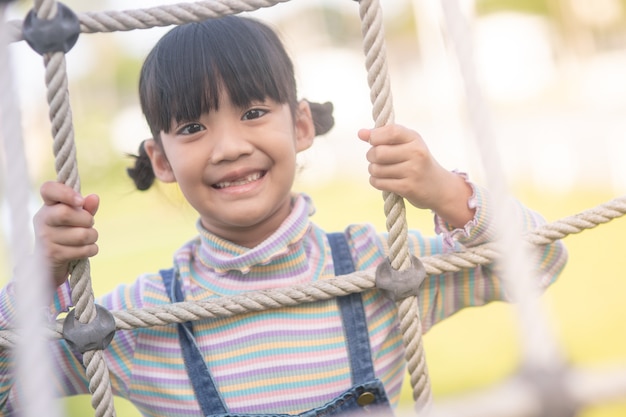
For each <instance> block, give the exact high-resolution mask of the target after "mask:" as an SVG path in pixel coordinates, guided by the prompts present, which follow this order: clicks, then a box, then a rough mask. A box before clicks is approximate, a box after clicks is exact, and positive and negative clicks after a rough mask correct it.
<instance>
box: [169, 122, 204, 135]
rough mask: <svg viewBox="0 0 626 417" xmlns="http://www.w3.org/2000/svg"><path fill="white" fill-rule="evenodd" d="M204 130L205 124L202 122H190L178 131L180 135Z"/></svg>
mask: <svg viewBox="0 0 626 417" xmlns="http://www.w3.org/2000/svg"><path fill="white" fill-rule="evenodd" d="M202 130H204V126H202V125H201V124H200V123H189V124H186V125H185V126H183V127H181V128H180V129H178V130H177V131H176V133H177V134H179V135H193V134H194V133H197V132H200V131H202Z"/></svg>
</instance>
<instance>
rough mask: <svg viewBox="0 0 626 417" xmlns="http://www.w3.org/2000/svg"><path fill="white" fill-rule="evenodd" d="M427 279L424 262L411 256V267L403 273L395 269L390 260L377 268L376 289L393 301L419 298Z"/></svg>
mask: <svg viewBox="0 0 626 417" xmlns="http://www.w3.org/2000/svg"><path fill="white" fill-rule="evenodd" d="M425 279H426V269H424V265H423V264H422V262H421V261H420V260H419V259H417V258H416V257H415V256H411V267H409V268H408V269H405V270H403V271H400V270H396V269H393V267H392V266H391V262H390V261H389V258H387V259H386V260H385V261H384V262H383V263H381V264H379V265H378V266H377V267H376V281H375V283H376V288H378V289H379V290H381V292H382V293H383V294H384V295H385V296H386V297H387V298H390V299H391V300H393V301H399V300H402V299H404V298H407V297H411V296H417V294H418V293H419V290H420V287H421V286H422V283H423V282H424V280H425Z"/></svg>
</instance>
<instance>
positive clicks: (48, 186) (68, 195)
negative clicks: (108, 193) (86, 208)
mask: <svg viewBox="0 0 626 417" xmlns="http://www.w3.org/2000/svg"><path fill="white" fill-rule="evenodd" d="M39 193H40V194H41V198H42V199H43V202H44V204H45V205H48V206H50V205H53V204H57V203H63V204H67V205H69V206H72V207H82V205H83V203H84V199H83V197H82V196H81V195H80V194H79V193H77V192H76V191H74V189H73V188H72V187H70V186H68V185H66V184H63V183H60V182H56V181H47V182H45V183H44V184H43V185H42V186H41V188H40V189H39Z"/></svg>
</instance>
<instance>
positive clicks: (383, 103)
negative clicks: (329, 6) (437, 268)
mask: <svg viewBox="0 0 626 417" xmlns="http://www.w3.org/2000/svg"><path fill="white" fill-rule="evenodd" d="M359 13H360V16H361V32H362V34H363V49H364V52H365V66H366V68H367V81H368V83H369V86H370V100H371V101H372V105H373V108H372V116H373V118H374V124H375V126H376V127H380V126H384V125H386V124H389V123H392V122H393V118H394V114H393V100H392V98H391V85H390V81H389V73H388V70H387V52H386V48H385V32H384V28H383V14H382V9H381V7H380V3H379V2H378V0H360V1H359ZM383 199H384V211H385V216H386V219H387V230H388V231H389V260H390V262H391V266H392V267H393V268H394V269H395V270H399V271H404V270H406V269H408V268H409V267H410V266H411V258H410V254H409V247H408V239H407V235H408V227H407V222H406V209H405V206H404V200H403V199H402V197H400V196H398V195H397V194H394V193H390V192H383ZM398 317H399V319H400V332H401V333H402V340H403V343H404V349H405V353H404V356H405V359H406V363H407V370H408V372H409V375H410V381H411V387H412V388H413V399H414V401H415V407H416V409H417V410H426V409H427V408H428V407H429V406H430V404H431V403H432V394H431V389H430V378H429V376H428V369H427V366H426V355H425V352H424V343H423V339H422V322H421V320H420V317H419V305H418V299H417V297H415V296H411V297H407V298H405V299H403V300H400V301H399V302H398Z"/></svg>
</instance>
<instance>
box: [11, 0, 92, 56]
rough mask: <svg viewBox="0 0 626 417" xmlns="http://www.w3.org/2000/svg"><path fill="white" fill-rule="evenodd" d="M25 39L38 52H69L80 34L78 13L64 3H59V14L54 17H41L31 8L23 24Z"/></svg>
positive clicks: (41, 53)
mask: <svg viewBox="0 0 626 417" xmlns="http://www.w3.org/2000/svg"><path fill="white" fill-rule="evenodd" d="M22 35H23V36H24V40H26V42H27V43H28V44H29V45H30V47H31V48H33V49H34V50H35V51H36V52H37V53H39V54H40V55H43V54H45V53H49V52H65V53H67V52H69V51H70V49H72V47H73V46H74V45H75V44H76V41H77V40H78V35H80V22H79V21H78V17H77V16H76V14H75V13H74V12H73V11H72V9H70V8H69V7H67V6H66V5H64V4H63V3H57V14H56V15H55V16H54V17H53V18H52V19H40V18H39V17H37V13H36V12H35V10H31V11H30V12H28V14H27V15H26V18H25V19H24V24H23V26H22Z"/></svg>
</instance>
